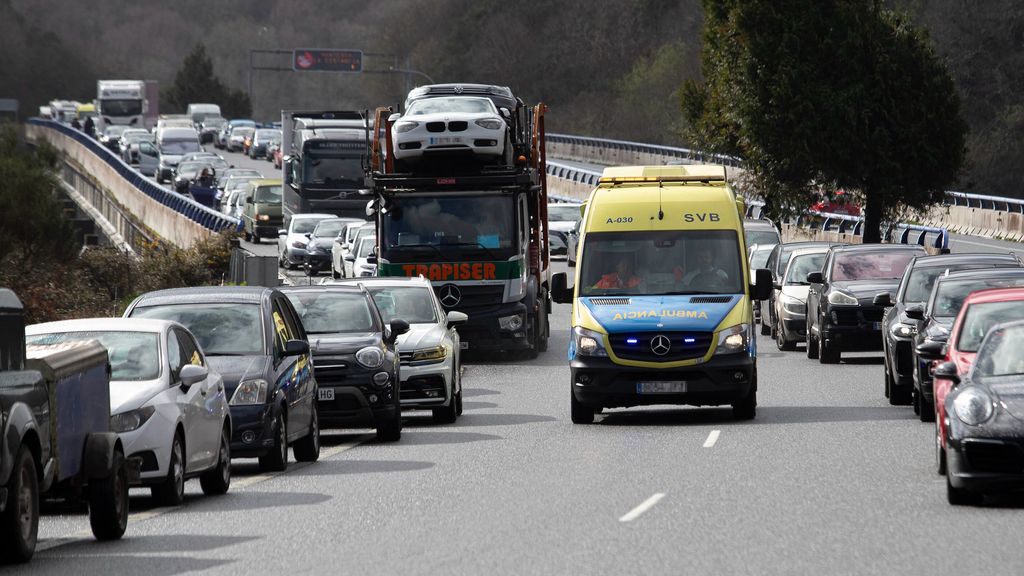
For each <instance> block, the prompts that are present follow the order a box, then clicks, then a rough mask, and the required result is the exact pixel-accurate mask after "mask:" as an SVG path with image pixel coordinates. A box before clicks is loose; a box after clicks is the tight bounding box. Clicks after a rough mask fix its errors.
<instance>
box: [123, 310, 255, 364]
mask: <svg viewBox="0 0 1024 576" xmlns="http://www.w3.org/2000/svg"><path fill="white" fill-rule="evenodd" d="M131 317H132V318H157V319H160V320H174V321H175V322H179V323H181V324H183V325H184V326H185V327H186V328H188V329H189V330H190V331H191V332H192V334H193V335H195V337H196V340H197V341H198V342H199V346H200V347H201V348H202V349H203V352H205V353H206V355H207V356H259V355H263V354H265V353H266V352H265V346H264V341H265V338H264V333H263V322H262V319H261V318H262V314H261V313H260V306H259V304H240V303H236V302H224V303H214V304H208V303H201V302H189V303H187V304H168V305H164V306H140V307H138V308H135V309H134V310H132V313H131Z"/></svg>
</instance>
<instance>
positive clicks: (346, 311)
mask: <svg viewBox="0 0 1024 576" xmlns="http://www.w3.org/2000/svg"><path fill="white" fill-rule="evenodd" d="M287 295H288V299H289V300H291V301H292V305H293V306H295V311H296V312H298V314H299V318H300V319H301V320H302V325H303V326H304V327H305V328H306V333H307V334H335V333H338V332H375V331H377V330H378V329H379V328H377V326H376V323H375V322H374V318H373V314H372V313H371V312H370V303H369V302H368V301H367V299H366V296H364V295H363V294H362V293H356V292H333V291H330V290H317V291H310V292H288V293H287Z"/></svg>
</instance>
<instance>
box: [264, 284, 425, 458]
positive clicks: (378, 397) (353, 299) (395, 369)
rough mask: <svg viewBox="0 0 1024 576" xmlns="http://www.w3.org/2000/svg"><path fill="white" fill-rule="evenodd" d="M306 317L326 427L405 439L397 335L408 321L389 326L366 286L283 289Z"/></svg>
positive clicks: (406, 327) (381, 437)
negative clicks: (351, 429) (371, 430)
mask: <svg viewBox="0 0 1024 576" xmlns="http://www.w3.org/2000/svg"><path fill="white" fill-rule="evenodd" d="M282 291H283V292H284V293H285V294H286V295H287V296H288V298H289V299H290V300H291V301H292V304H293V305H294V307H295V310H296V311H297V313H298V315H299V317H300V318H301V319H302V322H303V324H304V325H305V328H306V333H307V334H308V337H309V346H310V349H311V350H312V352H313V366H314V372H315V373H316V379H317V383H318V384H319V387H320V392H319V396H318V400H317V407H318V411H319V414H320V419H321V422H322V425H323V426H324V427H326V428H376V429H377V439H378V440H381V441H386V442H393V441H396V440H398V439H400V438H401V437H402V406H401V404H400V402H399V385H400V382H401V378H400V375H399V365H400V359H399V354H398V351H397V349H396V344H395V343H396V341H397V340H398V337H399V336H400V335H402V334H404V333H406V332H407V331H408V330H409V323H408V322H406V321H404V320H392V321H391V323H390V324H385V323H384V320H383V319H382V318H381V315H380V311H379V310H378V309H377V306H376V304H374V301H373V297H372V296H371V295H370V293H369V292H367V291H366V288H364V287H362V286H342V285H328V286H294V287H285V288H282Z"/></svg>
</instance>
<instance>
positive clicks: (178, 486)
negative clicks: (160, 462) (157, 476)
mask: <svg viewBox="0 0 1024 576" xmlns="http://www.w3.org/2000/svg"><path fill="white" fill-rule="evenodd" d="M152 492H153V498H154V499H156V501H157V502H159V503H160V504H161V505H163V506H178V505H180V504H181V503H182V502H184V501H185V450H184V448H182V443H181V434H180V433H179V434H175V435H174V443H172V444H171V461H170V463H169V464H168V466H167V478H165V479H164V481H163V482H162V483H161V484H157V485H156V486H153V488H152Z"/></svg>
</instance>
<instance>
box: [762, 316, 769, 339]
mask: <svg viewBox="0 0 1024 576" xmlns="http://www.w3.org/2000/svg"><path fill="white" fill-rule="evenodd" d="M771 334H772V326H771V324H769V323H768V319H767V318H765V315H764V313H762V314H761V336H771Z"/></svg>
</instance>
